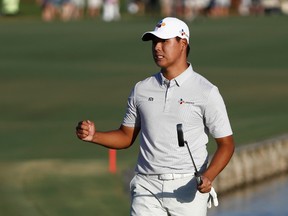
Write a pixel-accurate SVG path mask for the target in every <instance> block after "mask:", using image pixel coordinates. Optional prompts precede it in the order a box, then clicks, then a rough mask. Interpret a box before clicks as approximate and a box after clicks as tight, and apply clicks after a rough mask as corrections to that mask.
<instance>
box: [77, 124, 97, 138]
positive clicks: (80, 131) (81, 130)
mask: <svg viewBox="0 0 288 216" xmlns="http://www.w3.org/2000/svg"><path fill="white" fill-rule="evenodd" d="M94 134H95V125H94V123H93V122H91V121H89V120H86V121H80V122H79V123H78V125H77V127H76V135H77V137H78V138H79V139H81V140H83V141H93V137H94Z"/></svg>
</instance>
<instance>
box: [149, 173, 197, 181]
mask: <svg viewBox="0 0 288 216" xmlns="http://www.w3.org/2000/svg"><path fill="white" fill-rule="evenodd" d="M145 176H147V177H152V178H153V177H157V178H158V179H159V180H163V181H168V180H175V179H181V178H185V177H191V176H194V174H193V173H182V174H180V173H167V174H159V175H157V174H152V175H145Z"/></svg>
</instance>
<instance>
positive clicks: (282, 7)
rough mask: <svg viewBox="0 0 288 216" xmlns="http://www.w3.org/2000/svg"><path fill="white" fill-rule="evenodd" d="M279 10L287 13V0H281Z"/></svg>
mask: <svg viewBox="0 0 288 216" xmlns="http://www.w3.org/2000/svg"><path fill="white" fill-rule="evenodd" d="M281 11H282V13H283V14H285V15H288V0H282V1H281Z"/></svg>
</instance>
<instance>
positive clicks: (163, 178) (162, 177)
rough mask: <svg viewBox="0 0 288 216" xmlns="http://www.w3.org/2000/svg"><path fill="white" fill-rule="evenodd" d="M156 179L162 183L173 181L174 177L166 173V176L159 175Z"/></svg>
mask: <svg viewBox="0 0 288 216" xmlns="http://www.w3.org/2000/svg"><path fill="white" fill-rule="evenodd" d="M158 179H159V180H163V181H167V180H173V179H175V177H174V174H170V173H167V174H160V175H159V176H158Z"/></svg>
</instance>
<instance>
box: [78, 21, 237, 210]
mask: <svg viewBox="0 0 288 216" xmlns="http://www.w3.org/2000/svg"><path fill="white" fill-rule="evenodd" d="M142 40H143V41H152V55H153V59H154V61H155V63H156V65H157V66H159V68H160V71H159V72H158V73H156V74H155V75H153V76H151V77H148V78H147V79H145V80H143V81H140V82H138V83H137V84H136V85H135V86H134V88H133V89H132V91H131V94H130V96H129V98H128V105H127V110H126V114H125V116H124V119H123V122H122V124H121V125H120V128H119V129H116V130H111V131H107V132H100V131H97V130H96V127H95V125H94V123H93V122H92V121H90V120H84V121H81V122H79V123H78V125H77V127H76V134H77V136H78V138H79V139H81V140H83V141H87V142H92V143H95V144H98V145H102V146H105V147H107V148H113V149H125V148H128V147H129V146H131V145H132V144H133V142H134V141H135V139H136V137H137V135H138V134H139V135H140V150H139V155H138V162H137V164H136V168H135V176H134V178H133V179H132V180H131V183H130V189H131V213H130V214H131V216H142V215H143V216H150V215H151V216H152V215H153V216H155V215H157V216H168V215H169V216H205V215H206V214H207V203H208V200H209V197H211V194H212V191H213V194H212V197H214V198H215V199H216V193H215V191H214V189H213V188H212V183H213V180H214V179H215V178H216V176H217V175H218V174H219V173H220V172H221V171H222V170H223V169H224V168H225V166H226V165H227V163H228V162H229V160H230V158H231V156H232V154H233V152H234V142H233V137H232V130H231V126H230V123H229V119H228V115H227V112H226V108H225V104H224V102H223V99H222V97H221V95H220V93H219V91H218V88H217V87H216V86H215V85H213V84H212V83H211V82H209V81H208V80H207V79H205V78H204V77H203V76H201V75H200V74H198V73H196V72H195V71H194V70H193V68H192V65H191V63H189V62H188V61H187V56H188V54H189V51H190V46H189V28H188V26H187V25H186V24H185V23H184V22H183V21H181V20H179V19H177V18H174V17H167V18H165V19H163V20H161V21H160V22H159V23H157V25H156V27H155V29H154V30H153V31H148V32H145V33H144V34H143V36H142ZM177 124H182V126H183V127H182V128H183V135H184V137H185V141H187V143H188V145H189V148H190V150H191V153H192V155H193V158H194V161H195V166H196V167H194V166H193V163H192V162H191V158H190V155H189V152H188V151H187V148H180V147H179V145H178V139H177V130H176V125H177ZM209 134H210V135H211V136H212V137H213V138H214V139H215V141H216V144H217V149H216V151H215V153H214V155H213V157H212V160H211V161H210V163H209V165H208V153H207V150H206V145H207V143H208V135H209ZM196 169H197V170H198V171H199V172H200V173H201V177H202V184H200V185H198V184H197V181H196V178H195V176H194V172H195V170H196ZM211 189H212V190H211Z"/></svg>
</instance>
